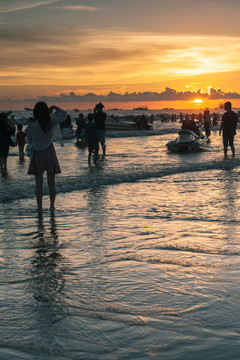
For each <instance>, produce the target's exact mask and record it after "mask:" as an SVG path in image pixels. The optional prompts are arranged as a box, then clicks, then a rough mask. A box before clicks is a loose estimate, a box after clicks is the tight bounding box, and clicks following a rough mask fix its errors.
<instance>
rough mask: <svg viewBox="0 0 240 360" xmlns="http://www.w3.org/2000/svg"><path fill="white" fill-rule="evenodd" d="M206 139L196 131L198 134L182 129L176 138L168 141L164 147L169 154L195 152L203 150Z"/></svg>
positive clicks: (200, 132) (199, 131)
mask: <svg viewBox="0 0 240 360" xmlns="http://www.w3.org/2000/svg"><path fill="white" fill-rule="evenodd" d="M207 142H208V138H207V137H206V136H205V135H204V134H203V132H202V131H201V129H198V134H196V133H195V132H194V131H192V130H187V129H182V130H180V131H179V132H178V137H177V138H176V139H175V140H173V141H169V142H168V143H167V144H166V146H167V148H168V150H169V151H171V152H197V151H200V150H202V149H203V148H204V146H205V145H206V144H207Z"/></svg>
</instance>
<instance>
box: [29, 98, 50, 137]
mask: <svg viewBox="0 0 240 360" xmlns="http://www.w3.org/2000/svg"><path fill="white" fill-rule="evenodd" d="M33 116H34V119H35V120H37V121H38V122H39V124H40V126H41V128H42V130H43V131H44V132H45V133H47V132H49V131H50V120H51V116H50V111H49V109H48V106H47V104H46V103H45V102H44V101H39V102H37V103H36V105H35V106H34V109H33Z"/></svg>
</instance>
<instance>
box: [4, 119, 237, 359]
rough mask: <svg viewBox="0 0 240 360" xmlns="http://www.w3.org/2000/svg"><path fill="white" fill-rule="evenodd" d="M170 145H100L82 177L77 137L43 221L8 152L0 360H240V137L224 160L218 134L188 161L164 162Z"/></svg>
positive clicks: (180, 157)
mask: <svg viewBox="0 0 240 360" xmlns="http://www.w3.org/2000/svg"><path fill="white" fill-rule="evenodd" d="M161 126H165V124H164V125H161ZM167 126H168V125H167ZM142 135H144V134H142ZM174 136H175V135H174V134H169V133H168V130H167V131H165V132H164V131H163V132H162V134H156V135H154V136H132V137H129V136H128V135H127V136H126V135H125V137H111V138H108V139H107V156H106V158H105V159H100V161H99V163H98V166H94V165H93V166H91V167H90V168H89V167H88V166H87V152H86V150H84V151H82V150H80V149H78V148H76V147H75V146H74V140H68V141H66V142H65V147H63V148H61V147H60V146H59V145H58V144H56V146H55V147H56V151H57V155H58V158H59V162H60V166H61V168H62V174H61V175H59V176H57V179H56V185H57V193H58V194H57V200H56V211H55V214H54V215H51V214H50V213H49V211H48V207H49V200H48V197H47V196H45V197H44V212H43V215H42V217H39V216H37V214H36V202H35V198H34V179H33V178H32V177H31V176H27V175H26V172H27V167H28V162H29V160H28V158H26V159H25V161H24V162H22V163H19V160H18V157H17V152H16V149H11V154H10V157H9V163H8V165H9V166H8V168H9V171H8V176H7V177H6V178H3V177H2V178H1V180H0V183H1V185H0V199H1V205H0V207H1V213H0V234H1V237H0V239H1V240H0V257H1V265H0V266H1V273H0V284H1V293H0V294H1V295H0V301H1V310H0V311H1V317H0V324H1V325H0V355H1V356H0V357H1V359H41V360H42V359H77V360H79V359H81V360H82V359H83V360H85V359H86V360H91V359H93V360H95V359H98V360H105V359H106V360H108V359H109V360H110V359H111V360H112V359H118V360H119V359H121V360H122V359H138V360H139V359H143V360H145V359H164V360H168V359H171V360H172V359H176V360H178V359H179V360H180V359H181V360H182V359H183V360H188V359H191V360H192V359H203V358H204V359H231V360H233V359H234V360H237V359H239V347H240V336H239V333H240V325H239V323H240V316H239V306H240V290H239V282H240V280H239V278H240V277H239V275H240V265H239V256H240V241H239V240H240V218H239V207H240V191H239V166H240V141H239V139H238V136H237V137H236V157H235V158H234V159H232V157H231V155H230V154H229V156H228V158H227V159H224V157H223V151H222V143H221V137H219V135H218V133H216V132H214V133H213V134H212V136H211V142H210V143H209V144H208V147H207V149H206V151H203V152H200V153H196V154H169V153H168V152H167V151H166V147H165V144H166V143H167V141H168V140H170V139H172V138H174ZM45 192H46V194H47V189H46V190H45Z"/></svg>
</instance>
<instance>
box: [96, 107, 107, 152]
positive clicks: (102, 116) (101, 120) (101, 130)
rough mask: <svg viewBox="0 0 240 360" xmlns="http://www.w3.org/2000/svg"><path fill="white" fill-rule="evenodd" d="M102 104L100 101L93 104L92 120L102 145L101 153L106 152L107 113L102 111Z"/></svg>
mask: <svg viewBox="0 0 240 360" xmlns="http://www.w3.org/2000/svg"><path fill="white" fill-rule="evenodd" d="M103 108H104V105H103V104H102V103H101V102H100V103H98V104H97V105H96V106H95V109H94V115H93V116H94V120H95V124H96V126H97V133H98V137H99V141H100V144H101V146H102V151H103V155H105V154H106V145H105V129H106V127H105V120H106V117H107V114H106V113H104V112H103Z"/></svg>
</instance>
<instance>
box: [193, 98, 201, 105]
mask: <svg viewBox="0 0 240 360" xmlns="http://www.w3.org/2000/svg"><path fill="white" fill-rule="evenodd" d="M193 103H194V104H197V105H200V104H202V103H203V101H202V99H195V100H193Z"/></svg>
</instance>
